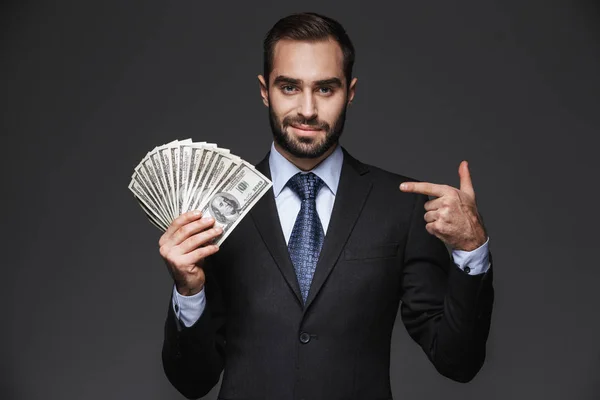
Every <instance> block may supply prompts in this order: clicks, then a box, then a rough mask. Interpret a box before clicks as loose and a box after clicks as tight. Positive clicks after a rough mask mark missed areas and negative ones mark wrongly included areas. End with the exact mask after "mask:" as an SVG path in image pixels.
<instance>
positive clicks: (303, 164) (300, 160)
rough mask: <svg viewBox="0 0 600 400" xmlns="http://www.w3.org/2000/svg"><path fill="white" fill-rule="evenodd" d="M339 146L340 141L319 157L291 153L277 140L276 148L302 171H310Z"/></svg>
mask: <svg viewBox="0 0 600 400" xmlns="http://www.w3.org/2000/svg"><path fill="white" fill-rule="evenodd" d="M337 146H338V143H336V144H334V145H333V146H331V148H330V149H329V150H327V151H326V152H325V153H324V154H323V155H322V156H320V157H318V158H304V157H295V156H293V155H292V154H290V153H289V152H288V151H286V150H284V149H283V148H282V147H281V146H279V144H277V142H275V148H276V149H277V151H278V152H279V153H280V154H281V155H282V156H283V157H285V159H286V160H288V161H289V162H291V163H292V164H294V165H295V166H296V167H298V168H300V169H301V170H302V171H310V170H311V169H313V168H315V167H316V166H317V165H319V164H320V163H321V162H322V161H323V160H324V159H326V158H327V157H329V155H330V154H331V153H333V152H334V151H335V149H336V147H337Z"/></svg>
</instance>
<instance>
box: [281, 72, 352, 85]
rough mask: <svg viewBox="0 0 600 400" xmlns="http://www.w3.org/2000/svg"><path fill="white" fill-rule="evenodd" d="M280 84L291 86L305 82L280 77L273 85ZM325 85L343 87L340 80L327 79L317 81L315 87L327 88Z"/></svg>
mask: <svg viewBox="0 0 600 400" xmlns="http://www.w3.org/2000/svg"><path fill="white" fill-rule="evenodd" d="M280 83H289V84H291V85H302V83H303V81H302V79H295V78H290V77H289V76H284V75H279V76H278V77H277V78H275V80H274V81H273V84H280ZM325 85H329V86H336V87H342V81H341V79H340V78H327V79H321V80H318V81H315V86H325Z"/></svg>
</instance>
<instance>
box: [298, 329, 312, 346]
mask: <svg viewBox="0 0 600 400" xmlns="http://www.w3.org/2000/svg"><path fill="white" fill-rule="evenodd" d="M300 342H301V343H304V344H306V343H308V342H310V335H309V334H308V333H306V332H302V333H301V334H300Z"/></svg>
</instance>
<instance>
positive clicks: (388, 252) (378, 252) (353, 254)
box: [344, 242, 400, 260]
mask: <svg viewBox="0 0 600 400" xmlns="http://www.w3.org/2000/svg"><path fill="white" fill-rule="evenodd" d="M399 245H400V243H398V242H396V243H386V244H379V245H370V246H348V247H346V248H345V249H344V260H367V259H374V258H389V257H396V255H397V254H398V246H399Z"/></svg>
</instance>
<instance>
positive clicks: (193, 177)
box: [129, 139, 272, 246]
mask: <svg viewBox="0 0 600 400" xmlns="http://www.w3.org/2000/svg"><path fill="white" fill-rule="evenodd" d="M271 186H272V183H271V181H270V180H269V179H268V178H267V177H265V176H264V175H263V174H261V173H260V172H259V171H257V170H256V169H255V168H254V166H253V165H252V164H249V163H248V162H246V161H244V160H242V159H241V158H240V157H237V156H235V155H233V154H231V153H230V151H229V150H228V149H223V148H219V147H217V145H216V144H214V143H206V142H193V141H192V140H191V139H185V140H174V141H172V142H170V143H167V144H164V145H162V146H158V147H155V148H154V150H152V151H150V152H148V154H146V156H145V157H144V159H143V160H142V161H141V162H140V163H139V164H138V166H137V167H135V172H134V173H133V175H132V176H131V182H130V183H129V190H130V191H131V192H132V193H133V195H134V197H135V198H136V200H137V201H138V203H139V204H140V206H141V207H142V209H143V210H144V212H145V213H146V216H147V217H148V220H150V222H151V223H152V224H153V225H154V226H156V227H157V228H158V229H160V230H161V231H163V232H164V231H166V230H167V228H168V226H169V225H170V224H171V222H173V220H174V219H175V218H177V217H178V216H179V215H181V214H183V213H186V212H188V211H192V210H201V211H202V215H203V216H210V217H213V218H214V219H215V226H220V227H222V228H223V234H222V235H221V236H219V237H218V238H217V240H216V241H215V242H214V243H215V244H216V245H218V246H220V245H221V244H222V243H223V241H225V239H226V238H227V236H229V234H230V233H231V232H232V231H233V229H234V228H235V227H236V226H237V224H238V223H239V222H240V221H241V220H242V219H243V218H244V217H245V216H246V214H248V212H249V211H250V209H251V208H252V207H253V206H254V204H256V202H257V201H258V200H259V199H260V198H261V197H262V196H263V195H264V194H265V193H266V192H267V191H268V190H269V188H270V187H271Z"/></svg>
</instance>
